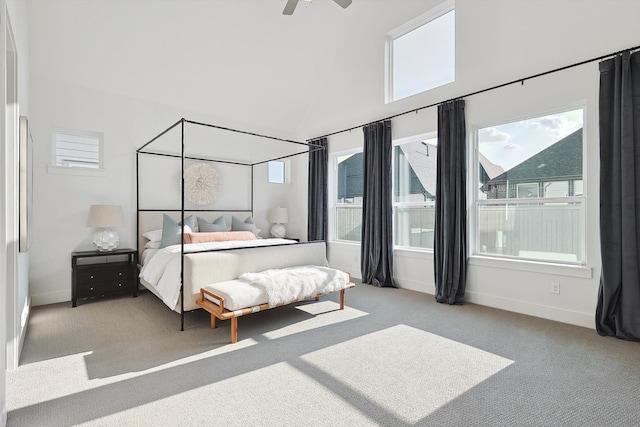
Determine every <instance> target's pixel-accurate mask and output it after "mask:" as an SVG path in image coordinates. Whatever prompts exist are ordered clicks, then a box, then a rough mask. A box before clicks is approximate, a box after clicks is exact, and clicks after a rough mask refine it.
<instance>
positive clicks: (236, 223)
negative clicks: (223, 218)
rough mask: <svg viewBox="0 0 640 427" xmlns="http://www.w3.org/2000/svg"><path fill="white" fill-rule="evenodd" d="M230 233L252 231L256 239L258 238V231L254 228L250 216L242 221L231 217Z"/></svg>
mask: <svg viewBox="0 0 640 427" xmlns="http://www.w3.org/2000/svg"><path fill="white" fill-rule="evenodd" d="M231 231H252V232H253V234H255V236H256V238H259V237H260V236H258V233H260V230H259V229H257V228H256V225H255V224H254V223H253V217H252V216H251V215H249V216H248V217H247V219H245V220H244V221H242V220H241V219H240V218H238V217H235V216H233V217H231Z"/></svg>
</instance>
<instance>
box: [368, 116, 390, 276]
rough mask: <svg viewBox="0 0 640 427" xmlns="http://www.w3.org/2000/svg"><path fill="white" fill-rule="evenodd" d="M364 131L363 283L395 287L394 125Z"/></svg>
mask: <svg viewBox="0 0 640 427" xmlns="http://www.w3.org/2000/svg"><path fill="white" fill-rule="evenodd" d="M362 130H363V131H364V149H363V186H364V188H363V197H362V239H361V242H360V260H361V261H360V270H361V273H362V283H369V284H372V285H375V286H390V287H395V286H396V285H395V283H394V281H393V222H392V212H393V211H392V205H391V203H392V201H391V148H392V143H391V121H390V120H385V121H383V122H377V123H371V124H368V125H366V126H364V127H363V128H362Z"/></svg>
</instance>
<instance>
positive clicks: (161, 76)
mask: <svg viewBox="0 0 640 427" xmlns="http://www.w3.org/2000/svg"><path fill="white" fill-rule="evenodd" d="M285 3H286V1H285V0H82V1H80V0H30V3H29V26H30V31H29V34H30V44H31V53H32V60H31V70H32V71H31V73H32V76H37V77H40V78H43V79H52V80H55V81H58V82H64V83H67V84H70V85H77V86H80V87H85V88H90V89H91V90H94V91H96V92H104V93H109V94H115V95H118V96H122V97H131V98H134V99H138V100H145V101H149V102H153V103H158V104H162V105H170V106H174V107H177V108H179V109H183V110H184V111H185V113H188V112H197V113H199V114H202V115H205V116H208V117H211V118H212V119H214V120H218V121H221V122H223V123H224V122H226V123H240V124H242V126H244V127H245V128H246V127H247V126H251V127H253V128H256V129H270V130H272V131H273V132H276V133H278V134H280V135H282V136H285V137H295V138H306V137H311V136H314V133H315V134H317V133H321V132H329V131H332V130H335V129H336V128H338V127H340V126H350V125H357V124H359V123H358V120H369V119H370V118H371V113H372V112H371V111H366V110H363V109H362V107H361V106H362V102H363V101H364V102H365V105H370V106H371V108H372V110H376V109H378V110H380V108H382V107H384V37H385V34H386V33H387V32H388V31H390V30H392V29H394V28H396V27H397V26H399V25H401V24H403V23H405V22H406V21H408V20H410V19H411V18H413V17H415V16H417V15H419V14H421V13H423V12H425V11H427V10H429V9H430V8H431V7H433V6H434V5H437V4H438V3H440V0H353V4H352V5H351V6H350V7H349V8H347V9H342V8H341V7H339V6H338V5H336V4H335V3H334V2H333V1H332V0H313V2H311V3H307V2H303V1H301V2H300V4H299V5H298V7H297V8H296V10H295V13H294V14H293V15H292V16H284V15H283V14H282V10H283V8H284V5H285ZM355 100H357V102H356V101H355ZM401 107H402V106H398V108H401ZM345 111H348V112H350V113H349V114H345ZM347 116H348V117H347Z"/></svg>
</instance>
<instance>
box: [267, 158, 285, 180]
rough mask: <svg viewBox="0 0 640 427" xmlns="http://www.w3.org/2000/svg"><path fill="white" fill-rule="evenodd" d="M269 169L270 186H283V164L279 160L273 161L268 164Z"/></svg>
mask: <svg viewBox="0 0 640 427" xmlns="http://www.w3.org/2000/svg"><path fill="white" fill-rule="evenodd" d="M268 169H269V182H270V183H272V184H284V182H285V174H284V170H285V168H284V162H283V161H281V160H273V161H270V162H269V164H268Z"/></svg>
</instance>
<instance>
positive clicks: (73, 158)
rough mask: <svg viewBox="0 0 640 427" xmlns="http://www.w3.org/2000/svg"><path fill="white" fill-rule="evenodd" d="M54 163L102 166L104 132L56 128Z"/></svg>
mask: <svg viewBox="0 0 640 427" xmlns="http://www.w3.org/2000/svg"><path fill="white" fill-rule="evenodd" d="M53 165H54V166H59V167H68V168H89V169H101V168H102V134H101V133H93V132H74V131H63V130H55V131H54V132H53Z"/></svg>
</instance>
